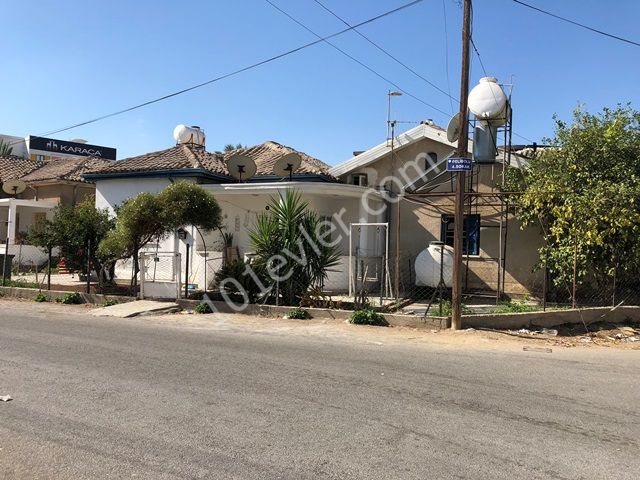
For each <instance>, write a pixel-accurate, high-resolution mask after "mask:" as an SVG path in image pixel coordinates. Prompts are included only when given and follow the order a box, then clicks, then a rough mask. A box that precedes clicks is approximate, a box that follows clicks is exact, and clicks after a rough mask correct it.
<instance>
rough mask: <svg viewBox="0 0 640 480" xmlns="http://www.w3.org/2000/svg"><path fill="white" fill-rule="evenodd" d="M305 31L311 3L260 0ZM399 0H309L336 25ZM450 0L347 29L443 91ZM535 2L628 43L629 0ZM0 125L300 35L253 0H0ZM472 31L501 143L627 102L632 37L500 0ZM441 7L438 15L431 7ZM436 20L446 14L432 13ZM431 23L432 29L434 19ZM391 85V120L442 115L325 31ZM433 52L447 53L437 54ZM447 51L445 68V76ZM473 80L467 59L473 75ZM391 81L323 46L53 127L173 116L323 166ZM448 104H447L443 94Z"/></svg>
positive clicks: (303, 36)
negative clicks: (498, 114)
mask: <svg viewBox="0 0 640 480" xmlns="http://www.w3.org/2000/svg"><path fill="white" fill-rule="evenodd" d="M272 1H273V2H274V3H276V4H277V5H279V6H280V7H281V8H282V9H284V10H286V11H287V12H288V13H290V14H291V15H292V16H295V17H296V18H298V19H299V20H300V21H302V22H303V23H305V24H306V25H307V26H308V27H310V28H311V29H313V30H315V31H317V32H318V33H319V34H321V35H328V34H330V33H333V32H336V31H339V30H341V29H343V28H344V25H343V24H342V23H340V22H339V20H337V19H336V18H334V17H332V16H331V15H330V14H328V13H327V12H325V11H324V10H322V9H321V7H320V6H318V5H317V4H316V3H315V2H314V1H313V0H272ZM406 2H407V0H384V1H383V0H369V1H365V0H352V1H348V2H345V1H338V0H323V3H324V4H325V5H326V6H328V7H329V8H331V9H332V10H334V11H335V12H336V13H338V14H339V15H340V16H342V17H343V18H344V19H346V20H347V21H348V22H350V23H352V24H353V23H358V22H360V21H363V20H366V19H368V18H370V17H373V16H375V15H378V14H380V13H383V12H385V11H387V10H390V9H392V8H395V7H397V6H400V5H402V4H404V3H406ZM458 3H459V2H457V1H456V0H426V1H424V2H422V3H420V4H418V5H416V6H413V7H411V8H409V9H406V10H404V11H401V12H399V13H397V14H395V15H392V16H388V17H386V18H383V19H381V20H379V21H377V22H375V23H372V24H369V25H366V26H364V27H362V28H361V31H362V33H364V34H365V35H367V36H368V37H370V38H371V39H373V40H374V41H375V42H377V43H379V44H380V45H381V46H383V47H384V48H385V49H387V50H388V51H389V52H391V53H392V54H393V55H395V56H396V57H397V58H399V59H400V60H402V61H403V62H404V63H406V64H407V65H409V66H411V67H412V68H413V69H415V70H416V71H417V72H419V73H420V74H421V75H422V76H424V77H425V78H427V79H429V80H430V81H431V82H433V83H434V84H436V85H438V86H439V87H440V88H442V89H443V90H445V91H447V90H448V89H449V88H450V90H451V94H452V95H453V96H454V97H456V98H457V97H458V95H459V82H460V48H461V47H460V25H461V17H462V10H461V8H460V6H459V4H458ZM528 3H531V4H533V5H535V6H537V7H540V8H543V9H546V10H550V11H552V12H554V13H557V14H558V15H562V16H566V17H569V18H572V19H574V20H576V21H579V22H582V23H586V24H588V25H590V26H593V27H595V28H599V29H602V30H606V31H608V32H611V33H614V34H617V35H620V36H623V37H627V38H630V39H632V40H635V41H640V33H639V32H638V30H637V18H639V17H640V2H638V1H637V0H618V1H615V2H602V1H600V0H565V1H561V2H558V1H553V0H528ZM0 6H1V7H2V11H3V12H4V13H5V16H4V22H3V23H4V25H5V26H7V27H8V30H5V33H4V35H3V41H2V42H1V43H0V58H2V60H3V63H4V65H5V67H4V68H3V80H2V85H3V88H2V90H1V92H0V105H2V106H1V107H0V111H1V112H2V114H1V115H0V132H1V133H5V134H14V135H21V136H22V135H29V134H33V135H37V134H43V133H45V132H48V131H51V130H54V129H57V128H60V127H64V126H67V125H70V124H74V123H77V122H81V121H84V120H88V119H91V118H94V117H97V116H100V115H103V114H106V113H110V112H112V111H115V110H119V109H122V108H126V107H129V106H131V105H134V104H137V103H141V102H143V101H146V100H150V99H153V98H155V97H158V96H162V95H165V94H167V93H171V92H173V91H175V90H180V89H182V88H185V87H188V86H190V85H193V84H196V83H200V82H203V81H206V80H208V79H210V78H213V77H216V76H219V75H221V74H224V73H227V72H229V71H232V70H235V69H238V68H241V67H243V66H246V65H249V64H251V63H254V62H257V61H260V60H263V59H265V58H267V57H270V56H272V55H275V54H278V53H281V52H283V51H286V50H289V49H291V48H294V47H297V46H299V45H301V44H304V43H307V42H309V41H312V40H314V39H315V37H313V35H312V34H310V33H309V32H307V31H305V30H304V29H302V28H301V27H300V26H298V25H296V24H295V23H293V22H292V21H291V20H290V19H288V18H286V17H285V16H283V15H282V14H281V13H280V12H278V11H277V10H275V9H274V8H273V7H272V6H270V5H269V4H268V3H266V2H265V1H264V0H244V1H221V0H218V1H196V0H192V1H191V2H188V3H187V2H177V1H173V2H169V1H163V0H160V1H158V0H156V1H151V0H140V1H135V2H131V1H121V0H112V1H108V2H103V1H101V2H99V1H89V0H83V1H70V0H67V1H52V0H49V1H47V0H41V1H29V0H19V1H13V0H0ZM474 9H475V14H474V27H473V31H474V40H475V44H476V46H477V48H478V50H479V52H480V55H481V58H482V61H483V63H484V65H485V67H486V70H487V72H488V73H489V74H490V75H493V76H496V77H498V78H499V80H500V81H502V82H510V81H511V78H513V84H514V88H513V108H514V131H515V132H516V133H517V134H519V135H522V136H524V137H526V139H527V140H525V139H523V138H521V137H518V136H515V137H514V143H527V142H528V141H529V140H534V141H540V139H541V138H542V137H544V136H546V135H549V134H551V133H552V130H553V122H552V115H553V114H554V113H557V114H558V115H559V116H560V117H561V118H565V119H568V118H570V115H571V112H572V110H573V109H574V108H575V107H576V106H577V105H578V104H579V103H583V104H585V106H586V108H587V109H588V110H589V111H597V110H600V109H601V108H602V107H603V106H614V105H615V104H617V103H626V102H631V103H632V105H633V106H634V107H635V108H640V101H639V100H640V99H639V96H640V93H639V92H640V89H638V87H637V84H638V80H637V79H638V77H639V76H640V62H639V61H638V59H639V57H640V47H636V46H633V45H629V44H625V43H621V42H619V41H615V40H612V39H610V38H606V37H602V36H599V35H596V34H594V33H591V32H588V31H586V30H583V29H579V28H577V27H575V26H572V25H569V24H567V23H563V22H560V21H558V20H555V19H553V18H550V17H547V16H543V15H541V14H539V13H536V12H534V11H531V10H529V9H527V8H525V7H522V6H520V5H518V4H516V3H514V2H513V1H511V0H483V1H480V0H476V1H475V5H474ZM445 11H446V15H445ZM445 19H446V22H445ZM445 27H446V28H445ZM333 41H334V42H335V43H336V45H338V46H339V47H340V48H342V49H344V50H345V51H347V52H349V54H351V55H353V56H354V57H356V58H358V59H359V60H360V61H362V62H364V63H366V64H367V65H369V66H370V67H371V68H373V69H375V70H376V71H378V72H379V73H381V74H382V75H384V76H385V77H387V78H389V79H391V80H392V81H394V82H395V83H397V84H398V85H400V87H402V88H403V89H404V90H406V91H409V92H411V93H412V94H414V95H415V96H417V97H419V98H421V99H423V100H424V101H425V102H427V103H429V104H431V105H433V106H435V107H437V108H438V109H440V110H442V111H443V112H445V113H441V112H439V111H437V110H434V109H432V108H430V107H427V106H426V105H424V104H422V103H420V102H418V101H415V100H414V99H412V98H410V97H409V96H406V95H405V96H402V97H397V98H394V105H393V107H394V108H393V110H394V113H393V117H394V118H395V119H397V120H399V121H402V122H407V123H402V124H400V127H401V130H402V129H408V128H411V127H412V126H413V124H412V123H409V122H418V121H420V120H422V119H427V118H432V119H433V120H434V121H436V123H439V124H441V125H445V126H446V123H447V121H448V117H449V114H450V113H451V112H452V107H451V102H450V100H449V98H448V97H447V96H445V95H443V94H442V93H440V92H438V91H437V90H435V89H434V88H432V87H431V86H429V85H427V84H426V83H425V82H424V81H423V80H421V79H418V78H417V77H415V76H414V75H413V74H412V73H410V72H408V71H407V70H405V69H404V68H403V67H401V66H400V65H398V64H396V63H395V62H393V61H392V60H390V59H389V58H387V57H385V56H384V55H383V54H382V53H381V52H379V51H378V50H376V49H375V48H374V47H372V46H371V45H370V44H368V43H367V42H366V41H365V40H363V39H362V38H360V37H359V36H358V35H357V34H356V33H353V32H348V33H346V34H343V35H342V36H340V37H337V38H335V39H334V40H333ZM447 51H448V55H447ZM447 63H448V66H449V79H447V68H446V67H447ZM481 76H484V75H483V72H482V69H481V67H480V64H479V62H478V59H477V57H476V56H475V55H474V56H473V62H472V70H471V80H470V83H471V85H472V86H473V85H474V84H475V83H477V81H478V79H479V78H480V77H481ZM389 88H391V89H395V87H393V86H391V85H389V84H388V83H387V82H385V81H383V80H381V79H380V78H378V77H376V76H375V75H373V74H372V73H370V72H369V71H367V70H366V69H364V68H363V67H361V66H360V65H358V64H356V63H355V62H353V61H352V60H350V59H348V58H346V57H344V56H343V55H342V54H340V53H339V52H337V51H336V50H334V49H333V48H332V47H330V46H328V45H326V44H319V45H315V46H313V47H310V48H308V49H305V50H303V51H300V52H298V53H295V54H293V55H290V56H288V57H286V58H283V59H280V60H277V61H275V62H273V63H270V64H268V65H264V66H261V67H258V68H255V69H253V70H251V71H248V72H245V73H242V74H240V75H238V76H235V77H233V78H230V79H226V80H223V81H220V82H217V83H215V84H212V85H209V86H205V87H203V88H201V89H198V90H195V91H192V92H189V93H186V94H184V95H181V96H178V97H174V98H171V99H169V100H167V101H164V102H160V103H157V104H154V105H151V106H148V107H145V108H142V109H139V110H136V111H133V112H130V113H126V114H124V115H120V116H117V117H114V118H110V119H107V120H104V121H101V122H97V123H94V124H91V125H87V126H83V127H80V128H77V129H74V130H71V131H67V132H64V133H60V134H57V135H55V137H56V138H61V139H71V138H85V139H87V140H89V141H90V142H91V143H95V144H100V145H106V146H112V147H116V148H117V149H118V158H124V157H127V156H131V155H137V154H141V153H145V152H149V151H152V150H159V149H163V148H167V147H169V146H171V145H173V143H174V141H173V138H172V131H173V128H174V127H175V125H177V124H178V123H185V124H189V125H200V126H201V127H202V128H204V129H205V131H206V133H207V147H208V149H209V150H216V149H221V148H222V147H223V146H224V145H225V144H226V143H230V142H231V143H237V142H241V143H243V144H247V145H253V144H256V143H260V142H263V141H265V140H275V141H278V142H280V143H284V144H286V145H290V146H292V147H294V148H297V149H299V150H302V151H305V152H307V153H309V154H311V155H313V156H316V157H318V158H320V159H321V160H324V161H325V162H327V163H329V164H336V163H339V162H341V161H343V160H346V159H347V158H349V157H350V155H351V152H352V151H354V150H362V149H366V148H368V147H371V146H373V145H376V144H378V143H380V142H383V141H384V139H385V136H386V115H387V112H386V109H387V104H386V100H387V91H388V89H389ZM453 110H456V111H457V105H456V104H455V103H454V105H453Z"/></svg>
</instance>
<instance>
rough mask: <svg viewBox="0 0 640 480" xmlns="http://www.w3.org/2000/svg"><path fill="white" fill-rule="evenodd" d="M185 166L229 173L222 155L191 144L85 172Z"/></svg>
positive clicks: (146, 169) (179, 167)
mask: <svg viewBox="0 0 640 480" xmlns="http://www.w3.org/2000/svg"><path fill="white" fill-rule="evenodd" d="M184 168H193V169H204V170H209V171H210V172H212V173H217V174H220V175H228V172H227V169H226V167H225V165H224V163H223V161H222V156H220V155H217V154H215V153H209V152H207V151H206V150H204V149H203V148H200V147H195V146H191V145H176V146H175V147H171V148H167V149H166V150H160V151H157V152H151V153H145V154H143V155H138V156H137V157H129V158H125V159H123V160H118V161H116V162H111V163H110V164H109V165H108V166H106V167H104V168H96V169H93V170H91V171H90V172H89V171H87V172H85V173H99V174H107V173H125V172H127V173H128V172H152V171H154V170H180V169H184Z"/></svg>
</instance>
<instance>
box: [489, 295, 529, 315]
mask: <svg viewBox="0 0 640 480" xmlns="http://www.w3.org/2000/svg"><path fill="white" fill-rule="evenodd" d="M528 300H529V297H528V296H526V295H525V296H524V297H523V298H522V300H520V301H513V300H509V301H508V302H502V303H500V305H498V306H497V307H496V308H494V309H493V313H523V312H536V311H538V310H540V307H539V306H538V305H529V304H528V303H527V302H528Z"/></svg>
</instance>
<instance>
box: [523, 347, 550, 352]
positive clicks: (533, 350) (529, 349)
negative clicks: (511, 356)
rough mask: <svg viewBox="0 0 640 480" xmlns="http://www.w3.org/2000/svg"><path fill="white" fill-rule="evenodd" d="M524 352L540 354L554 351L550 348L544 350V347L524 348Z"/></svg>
mask: <svg viewBox="0 0 640 480" xmlns="http://www.w3.org/2000/svg"><path fill="white" fill-rule="evenodd" d="M522 350H524V351H525V352H540V353H552V352H553V350H551V349H550V348H544V347H522Z"/></svg>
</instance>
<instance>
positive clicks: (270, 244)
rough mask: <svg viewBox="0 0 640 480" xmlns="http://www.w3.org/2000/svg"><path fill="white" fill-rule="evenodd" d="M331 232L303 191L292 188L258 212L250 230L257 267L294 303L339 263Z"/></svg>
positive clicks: (284, 297) (287, 301) (283, 296)
mask: <svg viewBox="0 0 640 480" xmlns="http://www.w3.org/2000/svg"><path fill="white" fill-rule="evenodd" d="M329 236H330V230H329V229H328V225H326V224H325V223H324V222H323V221H322V220H321V219H320V217H319V216H318V214H317V213H315V212H314V211H312V210H310V209H309V204H308V203H307V202H305V201H304V200H303V199H302V196H301V194H300V193H299V192H296V191H293V190H288V191H287V192H286V193H284V194H283V195H280V196H279V197H278V198H275V199H273V200H272V201H271V204H270V206H269V210H268V212H267V213H262V214H260V215H258V218H257V219H256V223H255V227H254V229H253V230H252V231H250V232H249V237H250V239H251V242H252V244H253V248H254V251H255V254H256V259H255V268H257V269H259V270H260V271H266V272H267V273H268V278H269V281H270V282H271V283H272V284H273V283H275V282H276V281H277V283H278V291H279V294H280V295H282V298H283V301H284V302H285V303H286V304H288V305H294V304H296V303H297V302H298V301H299V300H300V298H301V297H302V296H303V295H304V294H305V293H306V292H307V291H308V290H309V288H310V287H312V286H318V285H321V284H322V282H324V280H325V279H326V278H327V273H328V272H329V271H330V269H331V268H332V267H334V266H335V265H337V264H338V262H339V259H340V256H339V252H338V248H337V246H335V245H332V244H331V242H330V241H329V240H330V239H329Z"/></svg>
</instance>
